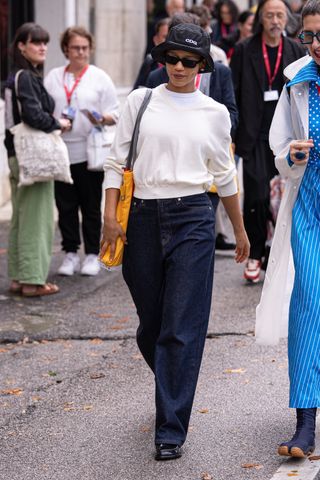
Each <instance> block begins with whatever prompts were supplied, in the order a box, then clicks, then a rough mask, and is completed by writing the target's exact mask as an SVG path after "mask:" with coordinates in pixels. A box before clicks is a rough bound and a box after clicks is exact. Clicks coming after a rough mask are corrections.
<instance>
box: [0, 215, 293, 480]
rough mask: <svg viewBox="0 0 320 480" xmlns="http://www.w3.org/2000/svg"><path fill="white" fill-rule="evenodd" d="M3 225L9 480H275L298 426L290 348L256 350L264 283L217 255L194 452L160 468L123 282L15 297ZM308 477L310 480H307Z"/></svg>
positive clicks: (2, 439)
mask: <svg viewBox="0 0 320 480" xmlns="http://www.w3.org/2000/svg"><path fill="white" fill-rule="evenodd" d="M7 230H8V225H7V223H5V222H2V223H0V342H1V343H0V365H1V367H0V480H47V479H48V480H49V479H50V480H51V479H54V480H75V479H77V480H87V479H88V480H109V479H112V480H161V479H163V480H201V479H202V480H227V479H228V480H250V479H257V480H268V479H270V478H271V477H272V476H273V475H274V473H275V472H276V471H277V469H278V468H279V466H281V462H282V459H280V458H279V457H277V455H276V448H277V444H278V443H279V442H281V441H283V440H285V439H287V438H288V437H289V436H290V434H291V433H292V430H293V428H294V413H293V412H292V411H289V409H288V408H287V403H288V379H287V360H286V345H285V342H282V343H281V344H280V345H278V346H277V347H272V348H270V347H261V346H257V345H256V344H255V341H254V337H253V330H254V315H255V306H256V304H257V303H258V300H259V296H260V291H261V285H260V284H258V285H255V286H248V285H246V284H245V282H244V280H243V279H242V268H243V267H242V266H238V265H236V264H235V263H234V261H233V259H232V258H228V257H222V256H217V258H216V268H215V281H214V293H213V307H212V312H211V318H210V326H209V331H208V338H207V342H206V348H205V353H204V358H203V364H202V369H201V374H200V378H199V384H198V389H197V393H196V397H195V402H194V408H193V413H192V418H191V423H190V430H189V434H188V439H187V442H186V443H185V446H184V455H183V457H182V458H181V459H179V460H176V461H173V462H167V463H166V462H160V463H159V462H155V461H154V460H153V426H154V391H153V388H154V386H153V377H152V374H151V372H150V371H149V370H148V368H147V366H146V365H145V363H144V361H143V360H142V358H141V355H140V354H139V351H138V349H137V347H136V344H135V330H136V326H137V317H136V314H135V308H134V305H133V303H132V300H131V298H130V296H129V293H128V291H127V289H126V286H125V284H124V282H123V280H122V277H121V273H119V272H116V273H110V272H107V271H102V272H101V273H100V274H99V275H98V276H97V277H96V278H85V277H81V276H78V275H77V276H75V277H73V278H59V277H56V276H55V274H54V272H55V270H56V268H57V266H58V264H59V261H60V260H61V253H60V251H59V250H60V248H59V237H58V235H57V238H56V243H55V251H54V256H53V262H52V268H51V272H52V274H51V276H50V280H53V281H57V282H59V285H60V287H61V293H59V294H57V295H54V296H52V297H47V298H40V299H22V298H21V297H19V296H12V295H9V294H8V293H7V286H8V283H7V278H6V238H7ZM298 480H299V479H298Z"/></svg>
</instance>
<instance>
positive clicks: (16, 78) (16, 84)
mask: <svg viewBox="0 0 320 480" xmlns="http://www.w3.org/2000/svg"><path fill="white" fill-rule="evenodd" d="M22 72H23V70H18V72H17V73H16V76H15V77H14V90H15V93H16V99H17V105H18V110H19V115H20V117H21V111H22V108H21V103H20V102H19V99H18V97H19V92H18V81H19V77H20V75H21V73H22Z"/></svg>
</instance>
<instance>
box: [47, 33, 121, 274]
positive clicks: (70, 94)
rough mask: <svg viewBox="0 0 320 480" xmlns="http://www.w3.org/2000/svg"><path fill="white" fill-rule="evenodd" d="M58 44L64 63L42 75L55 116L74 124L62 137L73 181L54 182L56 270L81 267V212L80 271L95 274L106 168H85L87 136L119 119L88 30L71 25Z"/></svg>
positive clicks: (112, 92)
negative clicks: (58, 256)
mask: <svg viewBox="0 0 320 480" xmlns="http://www.w3.org/2000/svg"><path fill="white" fill-rule="evenodd" d="M60 45H61V50H62V52H63V53H64V55H65V57H66V58H67V59H68V64H67V66H62V67H58V68H54V69H53V70H51V71H50V72H49V73H48V75H47V76H46V78H45V85H46V88H47V89H48V91H49V92H50V94H51V95H52V97H53V98H54V100H55V114H56V115H61V114H62V115H64V116H66V117H67V118H69V119H70V120H71V122H72V129H71V130H70V131H68V132H66V133H65V134H64V135H63V140H64V141H65V143H66V145H67V148H68V152H69V159H70V164H71V165H70V168H71V176H72V179H73V184H66V183H63V182H55V197H56V204H57V208H58V212H59V220H58V222H59V228H60V232H61V236H62V242H61V245H62V249H63V250H64V252H65V256H64V259H63V262H62V264H61V266H60V267H59V269H58V273H59V274H60V275H68V276H71V275H73V274H74V273H76V272H78V271H79V270H80V257H79V255H78V249H79V248H80V245H81V237H80V221H79V210H80V211H81V216H82V235H83V242H84V251H85V259H84V262H83V264H82V266H81V274H82V275H97V274H98V272H99V270H100V264H99V261H98V253H99V243H100V235H101V217H102V215H101V199H102V183H103V179H104V172H103V171H90V170H88V168H87V140H88V136H89V134H90V133H91V131H92V128H93V127H94V126H103V125H108V126H111V125H114V124H115V123H116V122H117V120H118V100H117V95H116V90H115V86H114V84H113V82H112V80H111V78H110V77H109V75H107V74H106V73H105V72H104V71H103V70H101V68H98V67H96V66H95V65H91V64H90V63H89V61H90V55H91V53H92V51H93V48H94V40H93V36H92V35H91V33H90V32H88V31H87V30H86V29H85V28H83V27H79V26H75V27H69V28H67V29H66V30H65V31H64V32H63V34H62V35H61V42H60Z"/></svg>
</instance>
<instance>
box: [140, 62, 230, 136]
mask: <svg viewBox="0 0 320 480" xmlns="http://www.w3.org/2000/svg"><path fill="white" fill-rule="evenodd" d="M168 80H169V78H168V74H167V71H166V68H165V67H162V68H158V69H157V70H155V71H154V72H151V73H150V75H149V77H148V80H147V85H146V86H147V87H148V88H155V87H157V86H158V85H161V84H162V83H167V82H168ZM209 96H210V97H211V98H213V100H216V102H219V103H222V104H223V105H225V106H226V107H227V109H228V111H229V113H230V119H231V125H232V128H231V136H232V139H233V138H234V133H235V131H236V128H237V125H238V109H237V105H236V101H235V96H234V90H233V85H232V77H231V71H230V68H228V67H226V66H225V65H223V64H222V63H219V62H215V64H214V71H213V72H212V73H211V78H210V91H209Z"/></svg>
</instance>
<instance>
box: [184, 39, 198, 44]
mask: <svg viewBox="0 0 320 480" xmlns="http://www.w3.org/2000/svg"><path fill="white" fill-rule="evenodd" d="M185 41H186V42H187V43H193V44H194V45H198V42H196V41H195V40H192V39H191V38H186V39H185Z"/></svg>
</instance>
